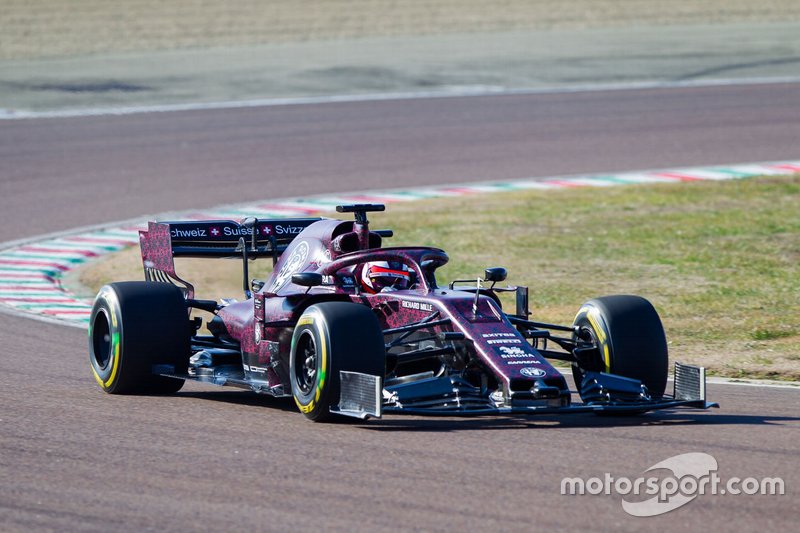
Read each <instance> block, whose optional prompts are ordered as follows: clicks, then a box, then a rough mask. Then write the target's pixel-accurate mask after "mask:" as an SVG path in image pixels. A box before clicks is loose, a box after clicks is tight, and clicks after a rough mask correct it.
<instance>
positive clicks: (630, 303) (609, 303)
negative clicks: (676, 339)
mask: <svg viewBox="0 0 800 533" xmlns="http://www.w3.org/2000/svg"><path fill="white" fill-rule="evenodd" d="M573 325H574V326H575V327H576V328H577V331H578V335H577V336H576V338H579V339H580V340H583V341H592V342H594V343H595V345H596V346H597V347H598V349H599V354H598V356H597V357H596V358H595V360H593V361H587V362H584V364H583V365H581V366H579V365H576V364H573V366H572V372H573V378H574V379H575V385H576V386H577V387H578V389H579V390H580V386H581V381H582V380H583V375H584V372H585V371H596V372H608V373H611V374H617V375H620V376H624V377H626V378H632V379H638V380H639V381H641V382H642V383H644V385H645V386H646V387H647V390H648V391H649V392H650V395H651V397H653V398H660V397H661V396H663V394H664V390H665V388H666V386H667V372H668V364H669V363H668V359H669V357H668V353H667V338H666V335H665V334H664V327H663V325H662V324H661V319H660V318H659V316H658V313H657V312H656V310H655V308H654V307H653V305H652V304H651V303H650V302H648V301H647V300H645V299H644V298H641V297H639V296H630V295H616V296H603V297H601V298H594V299H592V300H589V301H588V302H586V303H585V304H583V306H581V309H580V311H578V314H577V315H576V316H575V321H574V323H573Z"/></svg>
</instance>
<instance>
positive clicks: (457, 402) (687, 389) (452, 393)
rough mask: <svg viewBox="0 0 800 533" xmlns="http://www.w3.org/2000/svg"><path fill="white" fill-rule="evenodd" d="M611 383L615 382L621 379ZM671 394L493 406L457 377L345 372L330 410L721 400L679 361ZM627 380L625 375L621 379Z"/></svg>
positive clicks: (655, 406) (601, 406) (604, 406)
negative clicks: (404, 379) (387, 381)
mask: <svg viewBox="0 0 800 533" xmlns="http://www.w3.org/2000/svg"><path fill="white" fill-rule="evenodd" d="M608 376H609V378H612V379H611V380H610V382H612V383H613V382H615V381H616V380H617V377H615V376H611V375H608ZM674 376H675V377H674V381H673V383H674V386H673V394H672V395H671V396H669V395H665V396H663V397H662V398H660V399H654V400H650V399H638V400H629V399H615V398H614V397H613V396H611V397H610V399H608V400H607V401H591V402H587V403H580V404H564V401H563V399H544V400H538V401H537V400H532V401H531V400H528V401H525V402H523V403H522V404H521V405H513V404H512V405H511V406H507V405H494V404H493V403H492V402H491V401H490V400H489V399H487V398H485V397H483V396H480V395H478V394H475V393H474V392H472V393H471V391H469V390H465V389H466V388H465V387H459V385H460V384H459V381H458V379H448V378H431V379H427V380H420V381H416V382H412V383H406V384H401V385H387V386H386V387H385V388H384V387H383V386H382V383H381V378H380V377H379V376H372V375H368V374H360V373H357V372H346V371H341V373H340V377H341V393H340V399H339V405H337V406H335V407H332V408H331V411H332V412H334V413H337V414H341V415H344V416H351V417H355V418H360V419H366V418H370V417H375V418H380V417H381V416H382V415H383V414H384V413H391V414H406V415H424V416H498V415H553V414H558V415H561V414H578V413H598V414H604V413H605V414H616V415H633V414H641V413H646V412H648V411H656V410H662V409H672V408H676V407H689V408H695V409H709V408H711V407H719V404H717V403H714V402H708V401H706V398H705V392H706V387H705V369H704V368H702V367H696V366H691V365H682V364H680V363H676V364H675V374H674ZM622 379H625V378H622Z"/></svg>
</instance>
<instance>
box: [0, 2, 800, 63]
mask: <svg viewBox="0 0 800 533" xmlns="http://www.w3.org/2000/svg"><path fill="white" fill-rule="evenodd" d="M792 21H794V22H797V21H800V2H797V1H796V0H759V1H758V2H755V1H753V0H703V1H702V2H699V1H697V0H669V1H666V2H665V1H661V2H656V1H653V0H573V1H569V0H497V1H493V2H487V1H485V0H439V1H437V2H430V1H427V0H404V1H402V2H398V1H396V0H305V1H302V2H298V1H296V0H273V1H270V2H262V1H259V0H231V1H229V2H211V1H209V0H176V1H172V2H163V1H161V0H130V1H127V2H107V1H104V0H37V1H35V2H31V1H30V0H4V1H3V5H2V9H0V60H10V59H32V58H44V57H59V56H60V57H63V56H71V55H85V54H97V53H102V54H107V53H114V52H125V51H145V50H168V49H177V48H198V47H200V48H206V47H228V46H243V45H256V44H267V43H282V42H298V41H314V40H329V39H353V38H362V37H376V36H402V35H436V34H445V33H470V32H494V31H514V30H552V29H585V28H615V27H641V26H664V25H673V26H674V25H679V26H683V25H696V24H712V25H716V24H732V23H733V24H736V23H753V22H792Z"/></svg>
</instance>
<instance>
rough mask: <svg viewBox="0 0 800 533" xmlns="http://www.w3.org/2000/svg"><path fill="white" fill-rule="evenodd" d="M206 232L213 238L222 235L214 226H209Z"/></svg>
mask: <svg viewBox="0 0 800 533" xmlns="http://www.w3.org/2000/svg"><path fill="white" fill-rule="evenodd" d="M208 232H209V233H210V234H211V235H212V236H213V237H219V236H220V233H222V232H221V231H220V230H219V228H217V227H216V226H211V227H210V228H208Z"/></svg>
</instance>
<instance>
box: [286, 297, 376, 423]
mask: <svg viewBox="0 0 800 533" xmlns="http://www.w3.org/2000/svg"><path fill="white" fill-rule="evenodd" d="M385 357H386V356H385V349H384V344H383V331H382V330H381V327H380V324H379V323H378V319H377V318H376V317H375V315H374V314H373V312H372V310H370V309H369V308H368V307H365V306H363V305H360V304H355V303H350V302H324V303H319V304H316V305H312V306H310V307H309V308H308V309H306V310H305V311H304V312H303V314H302V315H301V316H300V318H299V320H298V321H297V327H296V328H295V330H294V334H293V335H292V349H291V354H290V358H289V381H290V382H291V385H292V396H293V397H294V401H295V403H296V404H297V407H298V408H299V409H300V412H302V413H303V414H304V415H305V416H306V418H308V419H310V420H313V421H315V422H322V421H326V420H329V419H330V418H331V417H332V416H333V415H332V413H331V412H330V408H331V407H332V406H335V405H337V404H338V403H339V372H340V371H341V370H347V371H352V372H361V373H364V374H371V375H373V376H381V378H383V374H384V367H385V361H384V360H385Z"/></svg>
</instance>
